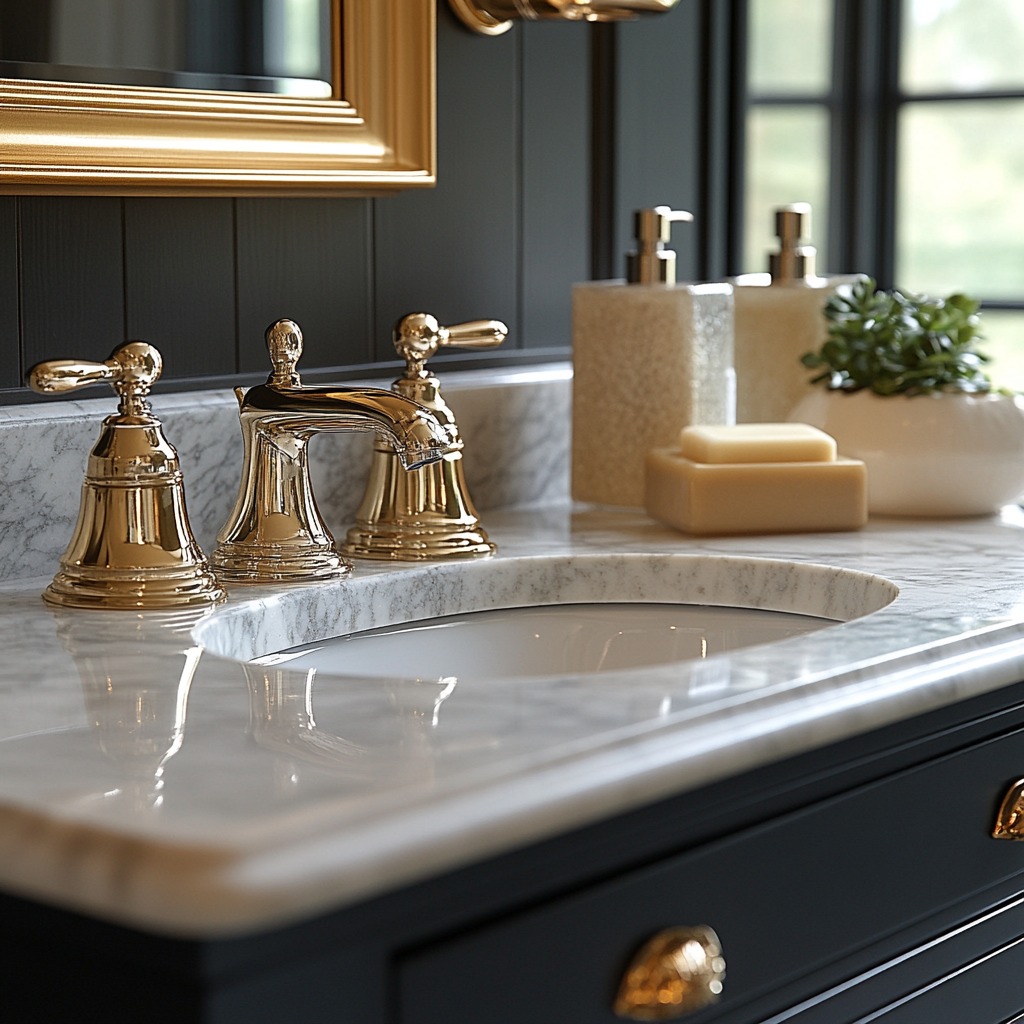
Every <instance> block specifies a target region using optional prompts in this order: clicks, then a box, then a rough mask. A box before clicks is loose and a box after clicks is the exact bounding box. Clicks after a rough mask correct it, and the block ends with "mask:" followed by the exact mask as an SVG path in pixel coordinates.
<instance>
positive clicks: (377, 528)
mask: <svg viewBox="0 0 1024 1024" xmlns="http://www.w3.org/2000/svg"><path fill="white" fill-rule="evenodd" d="M507 335H508V328H507V327H506V326H505V325H504V324H503V323H502V322H501V321H500V320H471V321H469V322H468V323H464V324H455V325H454V326H452V327H443V326H442V325H441V324H439V323H438V321H437V318H436V317H434V316H432V315H431V314H430V313H409V314H408V315H407V316H404V317H402V319H401V320H399V321H398V323H397V324H396V325H395V329H394V333H393V335H392V340H393V342H394V345H395V351H396V352H397V353H398V354H399V355H400V356H401V357H402V358H403V359H404V360H405V362H406V366H405V373H404V374H403V375H402V376H401V377H399V378H398V380H396V381H394V383H393V384H392V385H391V388H392V390H393V391H394V392H395V394H398V395H403V396H404V397H405V398H408V399H411V400H413V401H415V402H418V403H419V404H420V405H423V406H425V407H426V408H428V409H429V410H430V411H431V412H432V413H434V415H435V416H437V418H438V419H439V420H440V421H441V422H442V423H444V424H445V425H446V426H447V428H448V430H449V431H450V433H451V436H452V440H453V444H452V450H451V451H450V452H449V453H448V454H447V455H445V456H444V458H443V459H441V460H440V461H438V462H435V463H434V464H432V465H429V466H422V467H420V468H419V469H414V470H411V471H409V472H403V471H402V469H401V467H400V466H399V464H398V461H397V459H396V457H395V453H394V452H393V451H392V450H391V449H390V448H389V447H388V446H387V445H386V444H382V443H381V442H380V441H378V442H377V443H376V444H375V445H374V449H373V460H372V461H371V463H370V475H369V478H368V480H367V483H366V491H365V493H364V495H363V500H362V502H361V503H360V506H359V509H358V511H357V512H356V522H355V525H354V526H352V527H351V529H349V531H348V534H347V536H346V540H345V545H344V548H343V550H344V551H345V553H346V554H348V555H354V556H356V557H358V558H377V559H388V560H391V561H400V562H415V561H422V560H427V559H435V558H480V557H486V556H487V555H490V554H492V553H493V552H494V550H495V545H494V543H493V542H492V541H491V540H490V539H489V538H488V536H487V532H486V531H485V530H484V529H483V527H482V526H481V525H480V519H479V517H478V516H477V513H476V509H475V508H474V507H473V502H472V500H471V499H470V496H469V492H468V490H467V489H466V481H465V477H464V475H463V471H462V448H463V443H462V438H461V436H460V435H459V431H458V426H457V425H456V423H455V417H454V415H453V414H452V411H451V409H450V408H449V407H448V405H447V404H446V402H445V400H444V398H443V397H442V396H441V385H440V382H439V381H438V379H437V377H435V376H434V375H433V374H432V373H431V372H430V371H429V370H427V368H426V362H427V360H428V359H430V357H431V356H433V355H435V354H436V353H437V351H438V349H441V348H449V347H451V348H494V347H495V346H496V345H500V344H501V343H502V342H503V341H504V340H505V338H506V336H507Z"/></svg>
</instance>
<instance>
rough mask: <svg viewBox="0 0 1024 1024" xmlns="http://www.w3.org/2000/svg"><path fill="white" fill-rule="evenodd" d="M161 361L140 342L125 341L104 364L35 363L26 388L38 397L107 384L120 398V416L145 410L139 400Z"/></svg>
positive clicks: (156, 375) (155, 378) (154, 379)
mask: <svg viewBox="0 0 1024 1024" xmlns="http://www.w3.org/2000/svg"><path fill="white" fill-rule="evenodd" d="M162 372H163V359H162V358H161V356H160V352H159V351H158V350H157V349H155V348H154V347H153V346H152V345H149V344H147V343H146V342H144V341H129V342H127V343H126V344H124V345H121V346H119V347H118V348H116V349H114V351H113V353H111V356H110V358H109V359H108V360H107V361H106V362H104V363H90V362H83V361H81V360H77V359H51V360H49V361H47V362H43V363H37V364H36V365H35V366H33V367H32V368H31V369H30V370H29V371H28V374H27V377H26V379H27V381H28V386H29V387H30V388H31V389H32V390H33V391H37V392H38V393H39V394H41V395H57V394H66V393H67V392H69V391H77V390H78V388H84V387H88V386H89V385H90V384H103V383H107V384H110V385H111V386H112V387H113V389H114V390H115V391H116V392H117V394H118V396H119V397H120V399H121V412H122V413H136V414H138V413H142V412H145V411H146V405H145V402H144V401H143V399H144V398H145V397H146V395H148V394H149V389H150V388H151V387H152V386H153V385H154V384H155V383H156V382H157V381H158V380H159V379H160V374H161V373H162Z"/></svg>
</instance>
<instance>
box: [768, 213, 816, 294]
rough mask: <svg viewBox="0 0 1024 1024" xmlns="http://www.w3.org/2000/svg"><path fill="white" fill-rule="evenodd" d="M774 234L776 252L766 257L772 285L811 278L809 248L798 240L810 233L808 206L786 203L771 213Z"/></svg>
mask: <svg viewBox="0 0 1024 1024" xmlns="http://www.w3.org/2000/svg"><path fill="white" fill-rule="evenodd" d="M775 234H776V235H778V237H779V251H778V252H773V253H772V254H771V255H770V256H769V257H768V271H769V273H770V274H771V278H772V284H789V283H791V282H793V281H806V280H808V279H809V278H812V277H814V257H815V255H816V250H815V248H814V246H813V245H803V244H801V240H802V239H804V238H809V237H810V234H811V207H810V204H809V203H790V204H789V205H788V206H779V207H777V208H776V210H775Z"/></svg>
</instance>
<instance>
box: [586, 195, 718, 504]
mask: <svg viewBox="0 0 1024 1024" xmlns="http://www.w3.org/2000/svg"><path fill="white" fill-rule="evenodd" d="M634 219H635V227H636V250H635V251H634V252H632V253H630V254H629V255H628V257H627V260H626V280H625V281H621V280H619V281H595V282H588V283H585V284H577V285H575V286H574V287H573V293H572V345H573V391H572V497H573V498H574V499H575V500H576V501H584V502H597V503H600V504H605V505H622V506H631V507H638V506H642V505H643V503H644V464H645V460H646V457H647V452H648V451H650V449H652V448H658V447H664V446H666V445H671V444H673V443H674V442H675V441H676V440H677V438H678V436H679V431H680V430H681V429H682V428H683V427H686V426H689V425H691V424H704V425H711V424H727V423H730V422H732V419H733V398H734V382H733V372H732V331H733V304H732V286H731V285H729V284H727V283H713V284H677V283H676V254H675V252H674V251H672V250H671V249H669V248H667V247H666V243H667V242H668V241H669V238H670V233H671V228H672V225H673V224H674V223H678V222H680V221H689V220H692V219H693V218H692V216H691V215H690V214H689V213H685V212H683V211H678V210H672V209H670V208H669V207H667V206H656V207H654V208H652V209H644V210H638V211H636V213H635V215H634Z"/></svg>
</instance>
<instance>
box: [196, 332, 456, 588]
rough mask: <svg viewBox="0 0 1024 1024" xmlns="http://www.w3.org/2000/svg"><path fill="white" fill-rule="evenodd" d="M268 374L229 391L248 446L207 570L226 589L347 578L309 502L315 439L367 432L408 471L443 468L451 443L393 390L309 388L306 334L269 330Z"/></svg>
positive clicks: (450, 433)
mask: <svg viewBox="0 0 1024 1024" xmlns="http://www.w3.org/2000/svg"><path fill="white" fill-rule="evenodd" d="M266 339H267V349H268V351H269V353H270V361H271V364H272V366H273V370H272V372H271V374H270V376H269V377H268V378H267V383H266V384H261V385H258V386H257V387H253V388H249V389H248V390H247V391H246V390H244V389H243V388H235V396H236V398H237V399H238V415H239V419H240V421H241V427H242V440H243V444H244V455H243V468H242V479H241V483H240V486H239V490H238V498H237V499H236V501H235V506H234V509H233V510H232V512H231V514H230V516H229V517H228V520H227V523H226V524H225V526H224V528H223V529H222V530H221V531H220V533H219V534H218V536H217V541H218V547H217V548H216V550H215V551H214V552H213V554H212V555H211V557H210V562H211V564H212V565H213V567H214V569H215V570H216V572H217V574H218V577H219V578H220V579H221V580H222V581H224V582H227V583H271V582H282V581H283V582H287V581H294V582H301V581H307V580H317V579H330V578H334V577H339V576H344V575H345V574H346V573H348V572H349V571H350V569H351V563H350V562H349V561H348V560H347V559H346V558H345V557H344V556H343V555H342V554H341V553H340V552H339V551H338V550H337V548H336V546H335V543H334V538H333V537H332V536H331V532H330V530H328V528H327V526H326V524H325V523H324V521H323V519H322V517H321V515H320V512H319V510H318V509H317V506H316V501H315V499H314V497H313V488H312V483H311V481H310V477H309V464H308V460H307V453H306V446H307V444H308V442H309V440H310V438H312V437H313V436H314V435H315V434H319V433H324V432H326V431H339V430H371V431H375V432H376V433H377V434H378V435H380V436H382V437H384V438H385V439H386V442H387V444H388V445H389V446H390V447H392V448H393V449H394V450H395V452H396V453H397V457H398V459H399V460H400V462H401V463H402V465H403V466H404V467H405V468H406V469H413V468H415V467H417V466H421V465H424V464H426V463H430V462H434V461H436V460H437V459H440V458H441V457H442V456H443V455H444V454H445V453H446V452H448V451H450V450H451V449H452V448H453V446H454V445H455V444H456V442H457V434H456V433H455V431H454V429H450V428H449V426H448V424H446V423H444V422H442V421H441V420H440V419H438V417H437V416H436V415H435V414H434V413H432V412H430V410H428V409H426V408H424V407H423V406H422V405H419V404H417V403H416V402H414V401H412V400H410V399H408V398H406V397H404V396H403V395H398V394H395V393H394V392H391V391H385V390H383V389H380V388H362V387H338V386H326V387H306V386H304V385H303V384H302V381H301V379H300V377H299V374H298V373H297V372H296V365H297V363H298V361H299V357H300V356H301V355H302V331H301V330H300V328H299V326H298V324H296V323H294V322H293V321H291V320H278V321H277V322H276V323H273V324H271V325H270V327H269V328H267V334H266Z"/></svg>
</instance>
